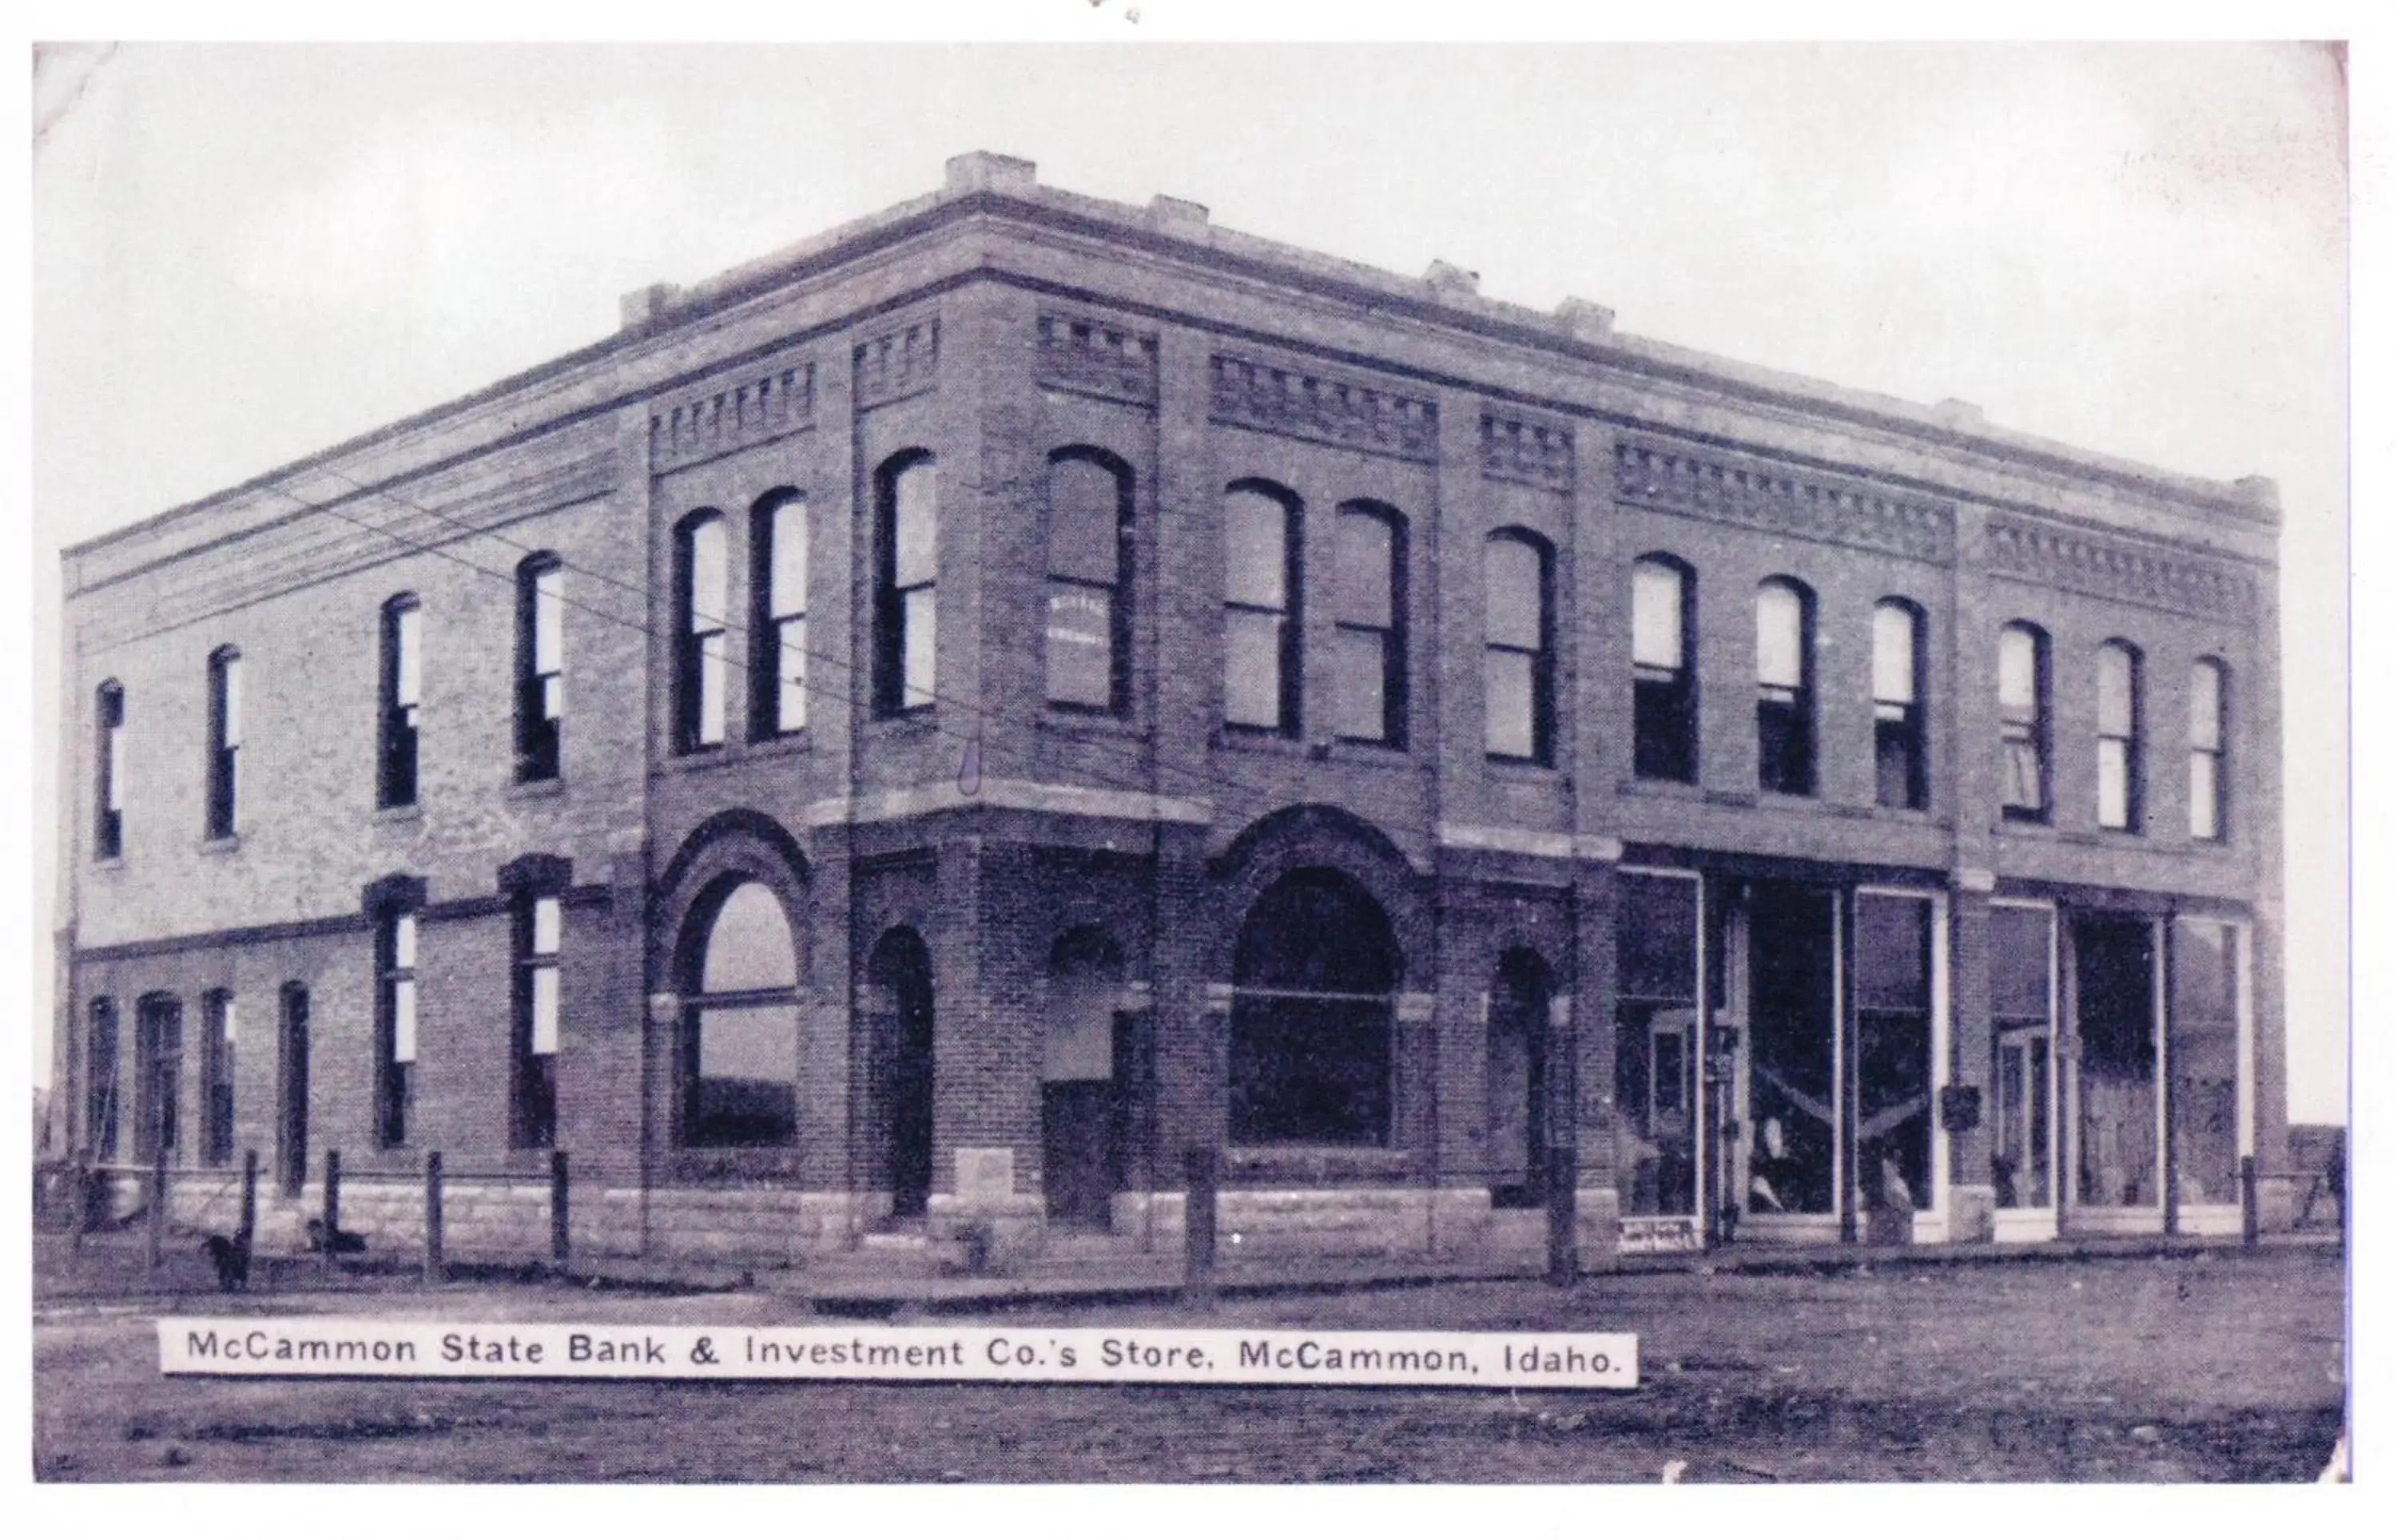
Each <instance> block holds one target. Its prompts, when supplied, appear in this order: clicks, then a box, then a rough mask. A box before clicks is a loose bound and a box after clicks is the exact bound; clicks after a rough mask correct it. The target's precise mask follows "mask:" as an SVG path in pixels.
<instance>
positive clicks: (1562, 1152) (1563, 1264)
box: [1547, 1145, 1581, 1289]
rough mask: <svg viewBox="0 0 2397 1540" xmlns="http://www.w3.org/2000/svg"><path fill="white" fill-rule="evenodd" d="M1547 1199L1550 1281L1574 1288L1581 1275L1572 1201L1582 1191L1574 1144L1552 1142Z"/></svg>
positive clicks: (1578, 1238)
mask: <svg viewBox="0 0 2397 1540" xmlns="http://www.w3.org/2000/svg"><path fill="white" fill-rule="evenodd" d="M1547 1162H1548V1169H1547V1188H1548V1190H1547V1200H1548V1281H1549V1282H1550V1283H1552V1284H1554V1285H1556V1286H1557V1287H1558V1288H1560V1289H1569V1288H1572V1287H1573V1284H1574V1282H1575V1281H1578V1280H1579V1279H1580V1277H1581V1235H1580V1231H1579V1228H1578V1226H1579V1221H1578V1216H1577V1215H1575V1214H1574V1212H1573V1204H1574V1201H1575V1200H1576V1199H1577V1198H1578V1197H1579V1196H1580V1194H1579V1193H1578V1192H1577V1191H1576V1190H1575V1188H1577V1187H1578V1186H1579V1185H1580V1177H1581V1158H1580V1152H1579V1151H1578V1150H1576V1149H1574V1148H1572V1147H1571V1146H1569V1145H1568V1146H1556V1145H1552V1146H1550V1147H1549V1148H1548V1149H1547Z"/></svg>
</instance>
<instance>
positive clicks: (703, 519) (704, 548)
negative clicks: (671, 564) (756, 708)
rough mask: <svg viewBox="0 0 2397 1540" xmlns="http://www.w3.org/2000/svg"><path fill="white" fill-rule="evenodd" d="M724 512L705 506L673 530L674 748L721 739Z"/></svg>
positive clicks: (685, 748) (708, 744)
mask: <svg viewBox="0 0 2397 1540" xmlns="http://www.w3.org/2000/svg"><path fill="white" fill-rule="evenodd" d="M727 573H728V568H727V565H726V554H725V549H724V515H722V514H721V513H718V512H716V511H715V510H714V509H703V510H701V511H699V512H697V513H694V514H692V515H691V516H690V518H688V519H685V520H684V521H683V522H682V524H681V527H680V528H678V529H677V530H676V532H675V637H674V642H675V674H674V727H675V748H676V750H677V751H679V752H684V753H688V752H690V750H694V749H709V748H713V747H715V746H716V745H717V744H719V743H722V742H723V741H724V693H725V677H724V670H725V657H724V631H725V584H726V582H727V581H728V578H727Z"/></svg>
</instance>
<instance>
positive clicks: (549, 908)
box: [532, 898, 566, 953]
mask: <svg viewBox="0 0 2397 1540" xmlns="http://www.w3.org/2000/svg"><path fill="white" fill-rule="evenodd" d="M565 921H566V913H565V909H564V908H563V906H561V905H560V904H559V903H558V901H557V900H556V899H555V898H536V899H534V900H533V901H532V949H533V950H534V951H535V952H536V953H548V952H554V951H556V949H557V942H558V936H559V935H560V934H561V933H562V932H563V930H564V929H565Z"/></svg>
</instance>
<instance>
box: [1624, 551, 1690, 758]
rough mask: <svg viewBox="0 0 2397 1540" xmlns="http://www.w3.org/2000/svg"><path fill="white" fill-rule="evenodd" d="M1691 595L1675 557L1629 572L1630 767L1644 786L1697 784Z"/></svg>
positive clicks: (1654, 559) (1652, 559)
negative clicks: (1652, 783) (1646, 782)
mask: <svg viewBox="0 0 2397 1540" xmlns="http://www.w3.org/2000/svg"><path fill="white" fill-rule="evenodd" d="M1694 587H1695V583H1694V578H1693V577H1692V574H1691V572H1690V569H1689V568H1688V567H1686V566H1683V565H1682V564H1681V563H1679V562H1676V561H1674V560H1672V559H1671V558H1670V557H1664V556H1646V557H1642V558H1641V559H1640V562H1639V564H1637V565H1636V566H1634V567H1633V568H1632V569H1631V739H1632V741H1631V765H1632V773H1633V774H1634V775H1636V776H1639V777H1641V778H1642V779H1644V780H1668V781H1694V780H1696V779H1697V778H1698V711H1697V704H1698V702H1697V696H1698V692H1697V679H1696V670H1695V668H1694V665H1693V659H1694V656H1695V654H1696V652H1697V638H1696V636H1695V635H1694V634H1693V633H1694V626H1693V624H1692V619H1693V616H1692V612H1693V610H1694V608H1695V605H1694V604H1693V602H1692V600H1693V595H1692V590H1693V588H1694Z"/></svg>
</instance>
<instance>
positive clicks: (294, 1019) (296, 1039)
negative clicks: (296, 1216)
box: [275, 980, 308, 1197]
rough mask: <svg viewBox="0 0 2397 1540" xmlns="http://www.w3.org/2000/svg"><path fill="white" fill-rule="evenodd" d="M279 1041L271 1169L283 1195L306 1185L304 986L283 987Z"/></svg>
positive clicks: (290, 985) (306, 1110)
mask: <svg viewBox="0 0 2397 1540" xmlns="http://www.w3.org/2000/svg"><path fill="white" fill-rule="evenodd" d="M280 1039H281V1041H280V1042H278V1043H277V1044H276V1055H275V1056H276V1064H275V1086H276V1090H275V1174H276V1175H277V1177H278V1178H279V1179H280V1182H281V1186H282V1188H283V1192H284V1195H285V1196H286V1197H295V1196H297V1195H298V1194H299V1192H300V1189H301V1188H303V1187H305V1186H306V1185H307V1182H308V986H306V985H305V984H301V983H300V982H298V981H297V980H294V981H292V982H290V983H288V984H286V985H284V986H283V1022H282V1031H281V1033H280Z"/></svg>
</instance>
